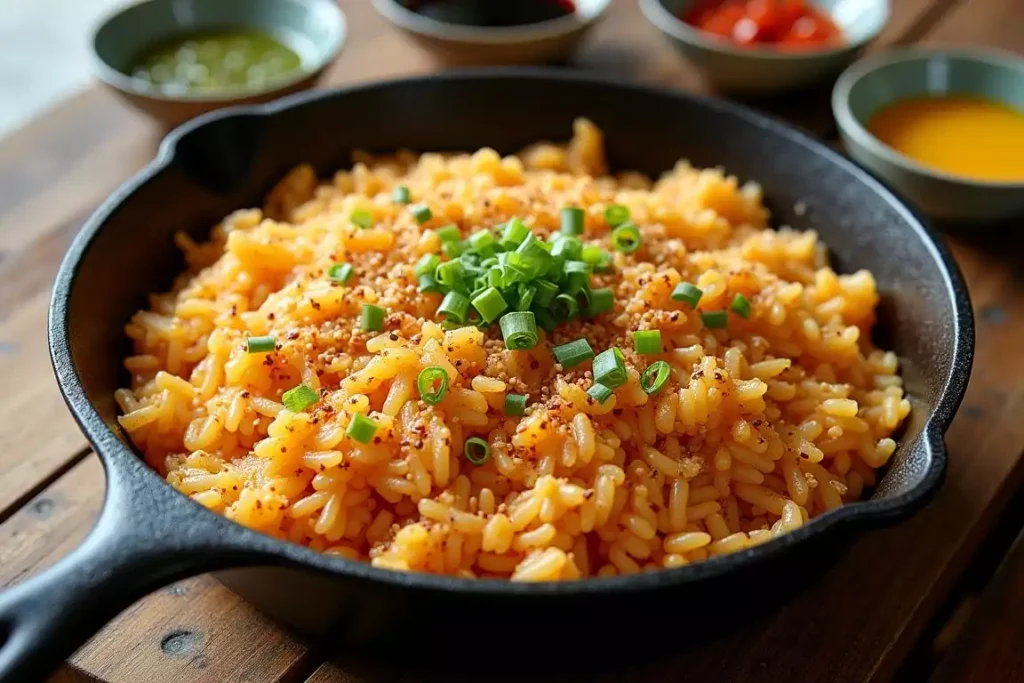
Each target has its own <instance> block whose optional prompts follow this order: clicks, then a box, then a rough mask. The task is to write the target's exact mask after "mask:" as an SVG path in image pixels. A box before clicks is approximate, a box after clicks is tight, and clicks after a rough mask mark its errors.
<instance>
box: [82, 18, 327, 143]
mask: <svg viewBox="0 0 1024 683" xmlns="http://www.w3.org/2000/svg"><path fill="white" fill-rule="evenodd" d="M230 29H243V30H245V29H249V30H257V31H261V32H263V33H268V34H270V35H272V36H274V37H275V38H276V39H277V40H279V41H281V42H283V43H284V44H285V45H287V46H288V47H290V48H291V49H292V50H294V51H295V52H296V53H298V55H299V57H300V58H301V60H302V66H301V68H300V69H299V70H298V71H296V72H295V74H293V75H292V76H290V77H288V78H287V79H285V80H278V81H274V82H273V83H271V84H269V85H268V87H267V88H266V89H262V90H254V89H251V88H239V89H232V90H218V91H216V92H202V93H199V92H196V93H183V94H180V95H179V94H173V95H172V94H168V93H166V92H162V91H160V90H159V89H157V88H155V87H153V86H152V85H149V84H147V83H145V82H143V81H141V80H139V79H136V78H133V77H132V76H131V69H132V67H133V66H134V65H135V64H134V62H135V60H137V59H138V58H139V56H140V55H141V54H142V53H143V52H144V51H145V50H147V49H149V48H151V47H152V46H153V45H154V44H160V43H161V42H162V41H165V40H167V39H172V38H175V37H181V36H186V35H189V34H196V33H203V32H206V31H222V30H230ZM344 41H345V15H344V14H342V12H341V10H340V9H338V6H337V4H336V3H335V2H334V0H147V1H146V2H142V3H139V4H136V5H129V6H128V7H125V8H123V9H121V10H120V11H118V12H116V13H115V14H113V15H111V16H110V17H108V18H107V19H106V20H105V21H103V22H102V23H101V24H100V26H99V28H98V29H97V30H96V33H95V35H94V36H93V42H92V45H93V53H94V55H95V58H96V62H97V70H98V75H99V78H100V80H101V81H103V82H104V83H105V84H106V85H108V86H110V87H111V88H113V89H114V90H115V91H116V92H117V93H119V94H120V95H122V96H123V97H124V98H125V99H126V100H128V101H129V102H130V103H131V104H133V105H135V106H136V107H138V108H139V109H141V110H142V111H144V112H146V113H147V114H149V115H151V116H153V117H154V118H155V119H157V120H159V121H160V122H162V123H163V124H164V125H166V126H169V127H170V126H176V125H178V124H179V123H182V122H184V121H187V120H188V119H191V118H193V117H195V116H198V115H200V114H203V113H206V112H208V111H212V110H214V109H219V108H221V107H225V106H228V105H234V104H252V103H256V102H266V101H269V100H272V99H276V98H278V97H281V96H282V95H287V94H289V93H293V92H298V91H299V90H305V89H306V88H309V87H311V86H312V85H313V84H314V83H315V82H316V81H317V79H319V77H320V76H321V75H322V74H323V72H324V70H325V69H326V68H327V67H328V66H329V65H330V64H331V62H333V61H334V59H335V58H336V57H337V56H338V54H339V53H340V52H341V47H342V44H343V43H344Z"/></svg>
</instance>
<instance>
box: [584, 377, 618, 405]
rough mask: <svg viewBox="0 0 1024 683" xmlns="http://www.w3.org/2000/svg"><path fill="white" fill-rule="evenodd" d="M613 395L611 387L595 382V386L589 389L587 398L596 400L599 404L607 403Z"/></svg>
mask: <svg viewBox="0 0 1024 683" xmlns="http://www.w3.org/2000/svg"><path fill="white" fill-rule="evenodd" d="M613 393H614V392H613V391H612V389H611V387H606V386H605V385H603V384H601V383H600V382H595V383H594V384H593V385H591V387H590V388H589V389H587V396H589V397H590V398H592V399H594V400H595V401H597V402H598V403H604V402H605V401H607V400H608V399H609V398H611V397H612V394H613Z"/></svg>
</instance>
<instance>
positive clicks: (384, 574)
mask: <svg viewBox="0 0 1024 683" xmlns="http://www.w3.org/2000/svg"><path fill="white" fill-rule="evenodd" d="M514 78H520V79H535V80H549V81H554V82H575V83H584V84H588V85H593V86H598V87H610V88H615V89H619V90H625V91H642V92H646V93H651V94H654V95H657V96H658V97H662V98H666V99H670V100H683V101H686V102H687V103H689V104H691V105H694V106H701V107H708V108H711V109H713V110H715V111H717V112H721V113H724V114H727V115H730V116H735V117H738V118H740V119H742V120H744V121H746V122H748V123H750V124H751V125H755V126H758V127H760V128H762V129H764V130H765V131H766V132H770V133H772V134H775V135H778V136H781V137H784V138H787V139H789V140H790V141H793V142H796V143H799V144H801V145H802V146H804V147H805V148H806V153H807V154H812V155H815V156H817V157H820V158H822V159H825V160H827V161H829V162H830V163H833V164H838V165H839V166H841V167H842V168H843V169H844V170H846V171H847V172H849V173H850V174H851V175H853V176H854V177H856V178H857V179H858V180H860V181H861V182H864V183H865V184H867V185H868V186H870V187H871V188H872V189H873V190H874V191H875V192H876V193H877V194H878V195H879V196H880V197H881V198H882V200H883V201H885V202H887V203H889V204H891V205H892V206H893V207H894V208H895V209H896V210H898V211H899V213H900V214H902V216H903V218H904V220H906V221H907V224H908V225H909V227H910V229H911V231H912V233H913V234H914V237H915V239H918V240H920V241H921V242H922V243H923V246H924V247H925V250H926V251H927V252H928V254H929V256H930V258H931V259H932V262H933V264H934V266H935V267H936V268H937V269H938V270H939V274H940V276H941V277H942V279H943V283H944V287H943V290H942V291H943V296H944V298H948V305H949V306H950V308H951V311H952V316H953V320H954V330H953V335H952V341H951V346H952V349H951V351H952V357H953V361H952V362H951V365H950V369H949V371H948V373H946V374H944V376H943V377H941V378H940V380H939V384H940V386H939V388H938V390H937V394H936V401H935V404H934V406H933V407H932V409H931V410H930V411H928V413H927V417H926V419H925V422H924V424H923V425H922V428H921V436H920V439H921V448H923V449H925V450H926V451H927V452H928V453H929V454H930V456H931V462H930V465H929V467H928V469H927V471H926V472H925V473H924V474H923V476H922V478H921V480H920V481H919V482H918V483H917V484H916V485H915V486H914V487H913V488H910V489H908V490H906V491H903V492H901V493H899V494H896V495H893V496H892V497H888V498H884V499H879V498H871V499H866V500H861V501H856V502H853V503H850V504H848V505H844V506H842V507H840V508H838V509H835V510H831V511H829V512H827V513H825V514H823V515H820V516H818V517H815V518H814V519H813V520H811V521H810V522H809V523H808V524H805V525H803V526H801V527H800V528H798V529H796V530H794V531H792V532H790V533H787V534H785V535H784V536H781V537H778V538H775V539H772V540H771V541H769V542H767V543H763V544H760V545H757V546H754V547H750V548H746V549H744V550H740V551H737V552H734V553H730V554H728V555H724V556H721V557H715V558H710V559H708V560H706V561H704V562H700V563H695V564H690V565H685V566H683V567H677V568H674V569H663V570H659V571H657V572H646V573H641V574H638V575H627V576H614V577H591V578H588V579H586V580H582V581H559V582H546V583H532V582H514V581H509V580H499V579H464V578H459V577H455V576H441V575H434V574H428V573H422V572H401V571H394V570H390V569H383V568H379V567H374V566H372V565H370V564H369V563H367V562H362V561H356V560H348V559H345V558H343V557H340V556H329V555H325V554H323V553H319V552H317V551H314V550H312V549H310V548H308V547H305V546H300V545H296V544H294V543H291V542H288V541H284V540H279V539H276V538H273V537H271V536H268V535H265V534H262V533H260V532H258V531H255V530H253V529H249V528H248V527H245V526H243V525H241V524H239V523H237V522H233V521H231V520H229V519H227V518H226V517H223V516H222V515H219V514H217V513H215V512H213V511H211V510H208V509H207V508H205V507H204V506H202V505H201V504H200V503H198V502H196V501H194V500H192V499H191V498H189V497H187V496H186V495H184V494H180V493H179V494H178V495H177V496H176V497H175V498H174V499H173V500H174V501H175V505H176V506H178V507H179V508H181V510H183V511H184V510H185V509H186V508H185V507H183V506H187V509H188V510H190V511H191V516H192V518H193V519H195V523H196V525H198V526H200V527H202V529H204V530H206V531H210V530H215V531H216V532H217V533H219V534H222V535H221V536H219V537H218V543H217V545H216V548H215V549H214V550H212V551H210V552H211V554H213V553H220V554H224V553H226V552H228V551H230V550H231V549H234V548H241V549H242V552H243V553H245V556H246V557H247V558H249V557H250V556H253V557H257V558H258V559H259V560H260V561H261V562H270V563H273V564H290V565H293V566H299V567H302V568H304V569H312V570H320V571H324V572H326V573H329V574H331V575H333V576H335V577H338V578H346V579H349V578H350V579H358V580H366V581H372V582H374V583H381V584H384V585H390V586H394V587H399V588H404V589H408V590H428V591H429V590H440V591H457V592H459V593H462V594H463V595H468V596H480V597H490V596H497V595H506V596H507V595H515V596H523V597H526V596H530V597H535V596H547V597H553V598H554V597H558V598H569V597H572V596H593V595H598V594H606V593H615V594H620V595H629V594H633V593H644V592H648V591H651V590H660V589H664V588H668V587H672V586H681V585H687V584H693V583H698V582H701V581H705V580H712V579H714V578H716V577H721V576H725V575H728V574H731V573H733V572H735V571H737V570H739V569H740V568H742V567H744V566H750V565H752V564H756V563H758V562H762V561H769V560H771V559H774V558H779V557H781V556H783V555H785V554H786V553H788V552H790V551H791V550H792V549H793V548H794V546H797V545H801V544H803V543H805V542H808V541H810V540H811V539H812V538H815V537H821V536H822V535H824V534H827V533H828V532H829V531H832V532H833V533H836V532H838V531H839V530H840V529H841V528H844V527H847V528H848V527H865V526H878V525H881V524H883V523H884V522H885V521H886V520H893V519H900V518H903V517H905V516H907V515H909V514H911V513H912V512H914V511H916V510H918V509H920V508H921V507H922V506H923V505H924V504H925V503H926V502H927V501H928V500H929V499H930V498H931V497H932V496H933V495H934V494H935V492H936V491H937V490H938V487H939V484H940V483H941V481H942V479H943V476H944V474H945V470H946V466H947V457H946V451H945V443H944V439H943V436H944V434H945V431H946V429H947V428H948V427H949V424H950V422H951V421H952V419H953V416H954V414H955V413H956V409H957V407H958V406H959V405H960V403H961V401H962V400H963V397H964V392H965V390H966V386H967V378H968V377H969V375H970V370H971V366H972V364H973V358H974V317H973V314H972V309H971V303H970V299H969V298H968V295H967V286H966V284H965V282H964V279H963V275H962V274H961V273H960V269H959V267H958V266H957V264H956V261H955V260H954V259H953V257H952V255H951V254H950V252H949V250H948V249H947V248H946V246H945V245H944V244H943V243H942V242H941V241H940V240H939V239H938V238H937V237H936V235H935V233H934V232H933V231H932V229H931V228H930V227H929V224H928V222H927V221H926V220H925V219H924V218H923V217H922V216H921V214H920V213H918V212H917V211H916V210H914V209H913V208H911V207H910V206H909V205H908V204H907V203H906V202H904V201H903V200H902V199H901V198H900V197H899V196H898V195H897V194H895V193H894V192H893V191H892V190H890V189H889V187H888V186H887V185H886V184H885V183H884V182H882V181H880V180H878V179H877V178H876V177H875V176H874V175H873V174H871V173H870V172H868V171H866V170H865V169H863V168H862V167H861V166H859V165H858V164H856V163H855V162H854V161H852V160H850V159H849V158H847V157H845V156H844V155H842V154H840V153H839V152H838V151H836V150H834V149H831V148H830V147H828V146H826V145H825V144H824V143H822V142H820V141H818V140H816V139H815V138H813V137H812V136H811V135H809V134H808V133H805V132H803V131H801V130H798V129H797V128H796V127H794V126H792V125H790V124H787V123H783V122H781V121H777V120H775V119H772V118H770V117H768V116H766V115H764V114H760V113H758V112H756V111H754V110H752V109H750V108H748V107H744V106H742V105H739V104H734V103H732V102H728V101H725V100H720V99H716V98H711V97H707V96H703V95H699V94H696V93H692V92H687V91H682V90H679V89H676V88H670V87H667V86H661V85H657V84H650V83H637V82H635V81H629V80H624V79H620V78H608V77H605V76H599V75H594V74H585V73H579V72H577V71H574V70H570V69H551V68H546V69H545V68H492V69H459V70H451V71H446V72H444V73H441V74H431V75H428V76H422V75H419V76H411V77H405V78H399V79H389V80H383V81H374V82H370V83H359V84H354V85H348V86H343V87H338V88H332V89H324V90H316V91H307V92H302V93H297V94H294V95H290V96H288V97H284V98H281V99H278V100H275V101H273V102H269V103H266V104H256V105H238V106H234V107H228V108H224V109H219V110H216V111H213V112H210V113H207V114H204V115H202V116H199V117H197V118H195V119H192V120H191V121H189V122H187V123H185V124H183V125H181V126H179V127H178V128H176V129H174V130H173V131H171V132H170V133H169V134H168V135H167V136H166V137H165V138H164V140H163V141H162V142H161V144H160V147H159V150H158V153H157V156H156V158H155V159H153V160H152V161H151V162H150V163H149V164H148V165H147V166H146V167H144V168H143V169H142V170H141V171H139V172H138V173H137V174H136V175H135V176H133V177H132V178H131V179H129V180H128V181H127V182H125V183H124V184H123V185H122V186H121V187H119V188H118V189H117V190H115V191H114V192H113V194H111V195H110V196H109V197H108V198H107V199H106V200H105V201H104V202H103V203H102V204H101V205H100V207H99V208H97V209H96V211H95V212H94V213H93V214H92V215H91V216H90V217H89V219H88V220H87V221H86V222H85V224H84V226H83V227H82V229H81V230H80V231H79V233H78V234H77V235H76V236H75V238H74V240H73V241H72V243H71V245H70V246H69V248H68V251H67V252H66V254H65V256H64V260H63V261H62V262H61V265H60V269H59V270H58V273H57V276H56V280H55V282H54V288H53V292H52V295H51V301H50V308H49V314H48V329H47V339H48V346H49V351H50V359H51V364H52V366H53V371H54V374H55V375H56V378H57V382H58V386H59V389H60V391H61V395H62V396H63V397H64V401H65V403H66V404H67V406H68V408H69V410H70V412H71V414H72V416H73V417H74V419H75V421H76V422H77V423H78V424H79V427H80V428H81V430H82V432H83V433H84V434H85V435H86V437H87V438H88V440H89V442H90V443H91V444H92V445H93V446H94V447H95V450H96V452H97V454H98V455H99V456H100V458H101V460H102V461H103V463H104V468H105V471H106V476H107V490H108V495H107V501H111V500H115V499H117V498H118V496H112V495H111V491H113V490H114V489H121V488H124V487H131V486H134V485H138V486H140V487H143V486H144V487H150V486H159V487H161V488H160V490H165V489H166V490H168V491H174V489H173V487H171V486H170V484H168V483H167V482H166V481H165V480H164V479H163V478H162V477H160V475H159V474H158V473H157V472H156V471H155V470H153V469H152V468H151V467H149V466H148V465H147V464H145V463H144V462H143V460H142V459H141V458H140V457H139V454H138V453H137V452H136V451H135V449H134V448H132V447H129V446H128V445H127V444H125V443H124V442H123V441H122V440H121V439H120V438H119V437H117V436H116V435H115V431H116V430H118V429H120V428H119V427H118V426H115V425H110V424H108V423H107V422H106V421H105V420H104V419H103V417H102V416H101V415H100V414H99V412H98V410H97V408H96V405H95V403H94V402H93V401H92V400H91V399H90V398H89V397H88V395H87V394H86V391H85V387H84V386H83V382H82V378H81V376H80V375H79V371H78V366H77V364H76V362H75V359H74V356H73V353H72V349H71V341H70V336H69V334H68V318H69V309H68V302H69V300H70V294H71V290H72V288H73V286H74V283H75V280H76V279H77V274H78V270H79V268H80V266H81V264H82V261H83V259H84V257H85V256H86V254H87V252H88V251H89V250H90V249H92V248H95V238H96V236H97V235H98V233H99V232H100V231H101V230H102V229H103V227H104V225H105V224H106V222H107V220H108V219H109V218H110V216H112V215H113V214H114V213H116V212H117V211H118V209H119V207H120V205H121V204H122V203H123V202H125V201H128V200H130V199H131V197H132V195H134V194H135V193H136V192H137V191H138V190H139V189H140V188H141V187H142V186H143V185H145V184H147V183H148V182H149V181H150V180H152V179H153V178H154V177H156V176H158V175H159V174H161V173H164V172H165V171H167V170H168V169H169V168H170V167H171V166H172V164H173V163H174V161H175V158H176V156H177V151H178V145H179V142H180V141H181V140H182V139H183V138H185V137H186V136H188V135H189V134H190V133H192V132H193V131H195V130H197V129H199V128H203V127H206V126H208V125H211V124H214V123H216V122H218V121H221V120H224V119H231V118H248V117H256V118H263V117H273V116H276V115H278V114H280V113H281V112H284V111H290V110H296V109H300V108H302V107H306V106H315V105H316V104H317V103H318V102H319V101H321V100H327V99H332V98H339V97H345V96H346V95H348V94H350V93H353V92H363V91H368V90H371V91H372V90H388V89H393V88H397V87H402V86H403V85H406V84H409V83H420V82H423V81H425V80H430V81H435V82H436V81H442V80H443V81H449V82H450V81H474V80H481V79H514ZM136 477H141V479H135V478H136ZM129 478H131V479H134V481H131V482H127V481H126V479H129ZM206 531H204V533H206ZM222 551H223V552H222Z"/></svg>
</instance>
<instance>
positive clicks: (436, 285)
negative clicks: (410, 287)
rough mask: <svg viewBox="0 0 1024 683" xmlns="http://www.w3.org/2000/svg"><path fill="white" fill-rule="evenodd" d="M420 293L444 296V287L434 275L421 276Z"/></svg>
mask: <svg viewBox="0 0 1024 683" xmlns="http://www.w3.org/2000/svg"><path fill="white" fill-rule="evenodd" d="M419 284H420V291H421V292H423V293H425V294H443V293H444V291H445V289H444V286H443V285H442V284H441V283H440V282H438V281H437V280H435V279H434V276H433V275H420V278H419Z"/></svg>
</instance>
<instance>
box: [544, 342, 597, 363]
mask: <svg viewBox="0 0 1024 683" xmlns="http://www.w3.org/2000/svg"><path fill="white" fill-rule="evenodd" d="M551 353H553V354H554V355H555V361H556V362H557V363H558V364H559V365H561V366H562V367H563V368H574V367H576V366H577V365H579V364H580V363H582V362H583V361H587V360H590V359H591V358H593V357H594V349H592V348H590V342H588V341H587V340H586V339H576V340H574V341H571V342H567V343H565V344H560V345H558V346H556V347H554V348H553V349H551Z"/></svg>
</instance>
